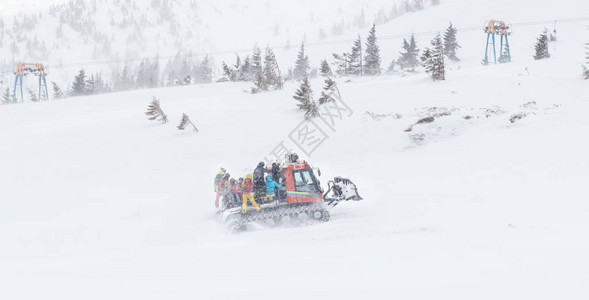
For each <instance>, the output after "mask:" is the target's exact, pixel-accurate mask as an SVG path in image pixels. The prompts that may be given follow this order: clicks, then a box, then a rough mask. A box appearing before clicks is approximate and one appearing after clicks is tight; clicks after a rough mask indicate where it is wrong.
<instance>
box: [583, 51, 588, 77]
mask: <svg viewBox="0 0 589 300" xmlns="http://www.w3.org/2000/svg"><path fill="white" fill-rule="evenodd" d="M585 49H587V52H585V55H586V56H585V59H586V60H587V61H586V63H587V66H583V78H585V80H587V79H589V67H588V66H589V43H587V44H585Z"/></svg>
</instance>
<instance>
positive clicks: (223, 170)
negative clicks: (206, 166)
mask: <svg viewBox="0 0 589 300" xmlns="http://www.w3.org/2000/svg"><path fill="white" fill-rule="evenodd" d="M225 172H226V171H225V169H224V168H221V170H220V171H219V173H218V174H217V175H215V183H214V188H215V192H216V193H217V198H216V199H215V207H217V208H218V207H219V196H220V193H219V183H220V182H221V180H222V179H223V176H224V175H225Z"/></svg>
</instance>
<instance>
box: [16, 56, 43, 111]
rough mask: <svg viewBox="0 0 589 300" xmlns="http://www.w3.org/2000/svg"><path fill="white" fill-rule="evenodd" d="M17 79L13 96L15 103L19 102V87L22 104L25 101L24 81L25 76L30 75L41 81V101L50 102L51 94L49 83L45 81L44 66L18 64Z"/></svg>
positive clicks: (39, 96) (39, 97) (39, 95)
mask: <svg viewBox="0 0 589 300" xmlns="http://www.w3.org/2000/svg"><path fill="white" fill-rule="evenodd" d="M14 74H15V76H16V77H15V79H14V93H13V94H12V100H13V102H14V103H16V102H17V97H16V95H17V93H16V91H17V87H20V102H21V103H22V102H23V101H24V98H23V93H22V79H23V77H24V76H26V75H29V74H34V75H35V76H37V77H38V79H39V94H38V99H39V101H41V100H49V93H48V92H47V81H46V79H45V77H46V75H47V74H46V73H45V67H44V66H43V64H39V63H18V64H17V65H16V72H14Z"/></svg>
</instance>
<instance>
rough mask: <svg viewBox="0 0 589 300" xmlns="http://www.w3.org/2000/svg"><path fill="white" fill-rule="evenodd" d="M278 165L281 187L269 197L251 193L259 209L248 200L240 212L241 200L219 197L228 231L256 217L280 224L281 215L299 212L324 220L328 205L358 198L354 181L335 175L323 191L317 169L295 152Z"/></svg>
mask: <svg viewBox="0 0 589 300" xmlns="http://www.w3.org/2000/svg"><path fill="white" fill-rule="evenodd" d="M281 167H282V169H281V176H280V177H281V178H282V180H281V182H280V184H281V185H282V188H279V189H277V191H276V193H275V195H274V196H273V197H266V196H257V197H254V198H255V201H256V202H257V203H258V205H259V206H260V208H261V210H260V211H256V210H255V209H254V207H252V206H251V203H248V207H247V212H246V213H242V208H241V203H239V202H237V201H235V200H234V199H233V198H232V197H230V196H227V195H226V196H225V197H222V199H221V200H222V205H221V206H220V211H219V215H220V218H221V221H222V222H224V223H225V224H227V225H228V226H229V228H230V229H231V230H232V231H242V230H245V229H246V225H247V224H249V223H253V222H257V221H264V220H272V221H273V222H274V224H280V223H281V222H282V218H283V217H289V218H290V219H293V218H296V217H298V216H299V215H306V216H308V217H309V218H311V219H314V220H318V221H323V222H326V221H328V220H329V217H330V214H329V209H331V208H333V207H335V206H336V205H338V204H339V203H340V202H341V201H349V200H353V201H359V200H362V197H360V195H358V190H357V188H356V185H355V184H354V183H352V181H350V180H349V179H347V178H342V177H335V178H334V179H333V180H330V181H329V182H328V183H327V191H324V190H323V188H322V187H321V185H320V182H319V180H318V179H317V177H316V176H315V173H314V170H317V174H318V175H319V176H321V171H320V170H319V169H314V168H312V167H311V165H310V164H309V163H308V162H306V161H302V162H301V161H299V160H298V156H297V155H296V154H287V155H286V157H285V160H284V161H283V163H282V164H281Z"/></svg>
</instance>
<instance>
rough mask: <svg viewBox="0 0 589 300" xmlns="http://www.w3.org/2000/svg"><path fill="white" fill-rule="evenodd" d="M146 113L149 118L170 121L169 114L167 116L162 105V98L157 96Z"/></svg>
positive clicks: (163, 121)
mask: <svg viewBox="0 0 589 300" xmlns="http://www.w3.org/2000/svg"><path fill="white" fill-rule="evenodd" d="M145 114H146V115H148V116H149V118H148V119H149V120H152V121H153V120H157V121H160V122H162V124H163V123H167V122H168V116H166V114H165V113H164V111H163V110H162V108H161V107H160V100H159V99H157V98H156V97H153V101H151V104H150V105H149V107H148V108H147V112H146V113H145Z"/></svg>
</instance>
